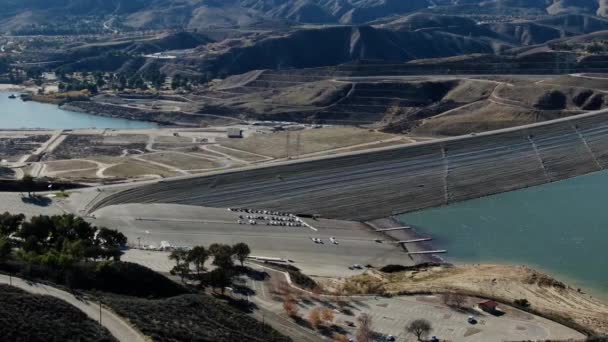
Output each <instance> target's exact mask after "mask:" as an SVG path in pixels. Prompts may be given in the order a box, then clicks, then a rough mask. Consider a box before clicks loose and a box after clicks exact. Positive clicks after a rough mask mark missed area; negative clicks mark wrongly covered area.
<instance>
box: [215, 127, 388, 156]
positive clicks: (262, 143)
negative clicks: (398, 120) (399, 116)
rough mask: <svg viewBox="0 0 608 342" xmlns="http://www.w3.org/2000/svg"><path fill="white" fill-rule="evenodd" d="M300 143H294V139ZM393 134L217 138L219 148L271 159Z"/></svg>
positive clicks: (346, 130)
mask: <svg viewBox="0 0 608 342" xmlns="http://www.w3.org/2000/svg"><path fill="white" fill-rule="evenodd" d="M298 135H299V136H300V138H299V141H300V144H297V141H298V138H297V136H298ZM394 137H395V135H392V134H386V133H380V132H376V131H373V130H367V129H359V128H350V127H339V128H334V127H332V128H322V129H307V130H302V131H295V132H289V133H288V132H278V133H273V134H254V135H252V136H250V137H248V138H245V139H241V140H231V139H227V138H222V139H218V142H220V144H221V145H223V146H226V147H230V148H235V149H238V150H243V151H246V152H251V153H256V154H261V155H265V156H269V157H273V158H285V157H287V156H294V155H302V154H308V153H315V152H321V151H326V150H331V149H335V148H341V147H348V146H353V145H359V144H365V143H370V142H378V141H381V140H386V139H390V138H394Z"/></svg>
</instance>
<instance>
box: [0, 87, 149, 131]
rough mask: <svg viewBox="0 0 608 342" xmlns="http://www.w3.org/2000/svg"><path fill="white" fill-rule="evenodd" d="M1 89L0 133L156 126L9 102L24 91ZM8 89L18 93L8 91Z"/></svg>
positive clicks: (60, 108)
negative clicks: (1, 131)
mask: <svg viewBox="0 0 608 342" xmlns="http://www.w3.org/2000/svg"><path fill="white" fill-rule="evenodd" d="M3 86H4V87H2V88H1V89H0V130H8V131H11V130H12V131H19V130H58V129H87V128H90V129H106V128H108V129H146V128H147V129H154V128H158V124H156V123H153V122H150V121H143V120H128V119H124V118H109V117H104V116H101V115H92V114H88V113H85V112H83V111H77V110H65V109H63V108H62V107H59V106H57V105H55V104H48V103H40V102H34V101H22V100H21V99H19V98H16V99H11V98H9V97H10V96H11V95H15V96H17V95H19V93H20V92H25V91H26V90H25V89H24V88H23V87H14V86H13V85H3ZM8 89H14V90H20V91H10V90H8Z"/></svg>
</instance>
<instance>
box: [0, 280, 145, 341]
mask: <svg viewBox="0 0 608 342" xmlns="http://www.w3.org/2000/svg"><path fill="white" fill-rule="evenodd" d="M0 283H3V284H12V286H14V287H17V288H20V289H22V290H25V291H27V292H30V293H33V294H40V295H47V296H52V297H55V298H58V299H61V300H63V301H64V302H67V303H69V304H71V305H73V306H75V307H77V308H78V309H79V310H80V311H82V312H84V313H85V314H86V315H87V316H89V318H91V319H92V320H94V321H99V303H95V302H89V301H85V300H83V299H79V298H76V297H75V296H74V295H72V294H70V293H68V292H65V291H62V290H59V289H57V288H54V287H51V286H47V285H43V284H38V283H33V282H29V281H26V280H23V279H20V278H16V277H12V281H11V280H10V279H9V276H6V275H3V274H0ZM101 324H102V325H103V326H104V327H105V328H106V329H108V331H109V332H110V333H111V334H112V335H113V336H114V337H115V338H116V339H117V340H119V341H121V342H145V341H147V339H146V337H145V336H144V335H143V334H141V333H140V332H139V331H137V330H136V329H135V328H133V327H131V326H130V325H129V324H128V323H127V322H126V321H125V320H123V319H122V318H120V317H118V316H117V315H116V314H114V313H113V312H111V311H109V310H107V309H105V308H103V307H102V309H101ZM57 328H58V329H60V328H61V327H57Z"/></svg>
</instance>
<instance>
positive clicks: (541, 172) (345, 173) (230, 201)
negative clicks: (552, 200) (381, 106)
mask: <svg viewBox="0 0 608 342" xmlns="http://www.w3.org/2000/svg"><path fill="white" fill-rule="evenodd" d="M606 167H608V111H599V112H595V113H589V114H584V115H579V116H576V117H571V118H567V119H560V120H556V121H552V122H546V123H542V124H535V125H528V126H524V127H520V128H515V129H506V130H500V131H494V132H488V133H483V134H478V135H475V136H466V137H457V138H449V139H442V140H437V141H432V142H425V143H419V144H412V145H410V146H405V147H399V148H384V149H379V150H376V151H371V152H365V153H350V154H346V155H341V156H334V157H325V158H318V159H315V160H310V161H296V162H287V163H282V164H280V165H272V166H265V167H255V168H253V167H250V168H246V169H241V170H234V171H229V172H223V173H214V174H209V175H205V176H199V177H190V178H182V179H175V180H165V181H161V182H159V183H155V184H148V185H143V186H139V187H133V188H130V189H127V190H124V191H120V192H118V193H115V194H112V195H109V196H107V197H105V198H101V199H99V200H98V201H97V202H96V203H93V204H92V205H91V207H90V208H91V211H93V210H95V209H97V208H100V207H103V206H108V205H113V204H121V203H179V204H189V205H201V206H210V207H247V208H260V209H274V210H281V211H288V212H295V213H301V214H320V215H322V216H323V217H327V218H336V219H356V220H371V219H376V218H381V217H387V216H390V215H394V214H397V213H404V212H409V211H414V210H418V209H423V208H429V207H434V206H439V205H444V204H448V203H452V202H458V201H463V200H466V199H471V198H477V197H482V196H486V195H490V194H495V193H500V192H505V191H510V190H515V189H520V188H524V187H530V186H534V185H539V184H543V183H548V182H553V181H558V180H561V179H566V178H569V177H574V176H578V175H582V174H586V173H590V172H595V171H599V170H603V169H605V168H606Z"/></svg>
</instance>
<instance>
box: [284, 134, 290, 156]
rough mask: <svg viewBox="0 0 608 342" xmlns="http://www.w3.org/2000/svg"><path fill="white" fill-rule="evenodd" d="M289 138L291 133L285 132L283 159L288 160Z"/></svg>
mask: <svg viewBox="0 0 608 342" xmlns="http://www.w3.org/2000/svg"><path fill="white" fill-rule="evenodd" d="M290 138H291V131H289V130H287V134H285V158H287V159H289V139H290Z"/></svg>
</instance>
